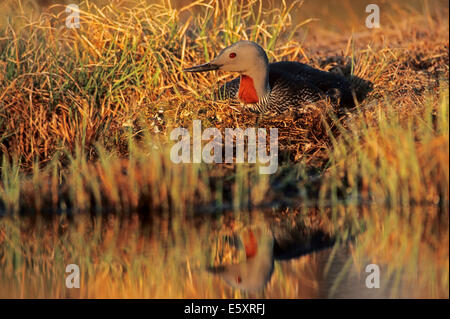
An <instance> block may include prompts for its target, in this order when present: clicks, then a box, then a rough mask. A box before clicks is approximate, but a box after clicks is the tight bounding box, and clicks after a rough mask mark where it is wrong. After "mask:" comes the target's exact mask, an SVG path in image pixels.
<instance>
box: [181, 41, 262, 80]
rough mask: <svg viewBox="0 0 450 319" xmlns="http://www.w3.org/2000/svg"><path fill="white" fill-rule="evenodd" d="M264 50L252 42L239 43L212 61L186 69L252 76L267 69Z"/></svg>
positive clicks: (189, 70) (223, 51)
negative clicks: (255, 72)
mask: <svg viewBox="0 0 450 319" xmlns="http://www.w3.org/2000/svg"><path fill="white" fill-rule="evenodd" d="M268 63H269V61H268V58H267V55H266V53H265V52H264V49H263V48H261V47H260V46H259V45H258V44H257V43H255V42H252V41H239V42H236V43H234V44H232V45H230V46H228V47H226V48H225V49H223V50H222V51H221V52H220V53H219V55H218V56H217V57H215V58H214V59H213V60H212V61H210V62H207V63H204V64H201V65H197V66H193V67H191V68H187V69H184V71H185V72H205V71H212V70H222V71H228V72H238V73H241V74H245V75H250V73H252V71H253V70H254V69H256V68H267V65H268Z"/></svg>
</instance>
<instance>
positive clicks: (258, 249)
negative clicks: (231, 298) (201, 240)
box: [208, 224, 333, 291]
mask: <svg viewBox="0 0 450 319" xmlns="http://www.w3.org/2000/svg"><path fill="white" fill-rule="evenodd" d="M226 243H227V244H231V246H232V247H234V248H237V249H240V250H243V251H244V252H245V258H244V259H243V260H242V261H241V262H238V263H230V264H220V265H217V266H213V267H209V268H208V270H209V271H210V272H211V273H213V274H216V275H218V276H219V277H221V278H222V279H224V280H225V281H226V282H227V283H228V284H229V285H231V286H233V287H235V288H239V289H242V290H245V291H258V290H261V289H263V288H264V287H265V285H266V284H267V282H269V281H270V279H271V277H272V274H273V269H274V260H289V259H292V258H298V257H300V256H303V255H305V254H309V253H312V252H314V251H318V250H321V249H323V248H326V247H330V246H331V245H332V243H333V239H332V238H330V236H328V235H326V234H325V233H324V232H322V231H321V230H309V229H307V228H305V227H299V226H297V227H294V228H292V229H289V230H288V228H286V227H285V228H282V227H277V228H270V227H269V225H268V224H262V225H257V226H250V227H246V228H245V229H243V230H242V231H240V232H239V233H233V234H232V235H231V236H227V238H226Z"/></svg>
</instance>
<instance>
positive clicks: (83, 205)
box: [0, 0, 449, 298]
mask: <svg viewBox="0 0 450 319" xmlns="http://www.w3.org/2000/svg"><path fill="white" fill-rule="evenodd" d="M100 3H101V2H95V1H84V2H82V3H81V5H80V10H81V11H80V16H81V21H80V22H81V27H80V29H68V28H66V27H65V24H64V23H65V18H66V13H65V11H64V9H65V7H64V6H62V5H56V6H53V7H50V8H49V9H47V10H45V11H44V12H42V13H38V11H37V10H36V9H32V10H31V9H30V8H31V6H29V5H27V4H26V3H25V2H24V1H18V0H17V1H16V0H11V1H6V2H3V3H2V4H0V9H1V10H2V12H6V15H8V17H9V18H8V19H6V20H5V21H6V22H4V21H3V20H2V22H0V23H2V24H0V132H1V135H0V151H1V152H2V154H3V156H2V164H1V181H0V215H2V217H1V220H0V264H1V267H0V287H1V289H0V297H56V298H64V297H83V298H84V297H93V298H97V297H132V298H138V297H144V298H164V297H169V298H170V297H175V298H183V297H192V298H197V297H206V298H209V297H216V298H222V297H248V296H250V297H253V295H247V294H245V293H243V292H240V291H235V290H232V289H231V288H230V287H227V286H226V285H225V284H224V283H222V282H220V281H219V280H218V279H217V278H214V277H211V276H208V275H207V274H205V273H204V272H203V271H202V267H204V264H205V263H208V262H210V261H208V260H207V259H208V258H207V256H206V255H205V251H206V250H207V249H209V248H210V246H211V244H212V242H213V240H214V238H215V237H214V236H215V234H217V232H218V231H219V230H220V229H221V228H222V226H221V225H222V224H223V223H224V217H223V216H222V215H220V214H218V215H214V216H210V215H209V213H211V212H215V211H216V212H217V211H218V212H223V211H233V212H234V213H233V214H232V215H231V216H232V217H231V219H232V220H234V221H239V222H241V223H244V224H245V223H248V222H250V221H254V219H255V218H256V219H258V218H262V217H261V216H260V217H258V218H257V217H255V215H258V216H259V215H263V216H265V218H266V219H267V220H270V221H271V222H273V223H279V222H280V220H281V219H283V220H291V219H292V220H297V219H300V220H301V222H302V223H306V224H308V220H309V219H311V218H313V216H312V215H314V218H316V219H318V220H319V221H318V224H320V225H321V227H322V228H323V229H324V230H325V231H326V232H328V233H333V234H336V235H337V236H338V237H339V238H342V239H346V238H348V237H351V238H354V237H355V236H356V238H357V239H356V240H355V242H354V243H353V244H352V247H353V248H352V249H353V250H352V252H351V255H352V260H353V261H354V262H355V264H356V265H357V266H359V267H360V268H361V269H363V268H364V267H363V264H362V263H363V262H365V261H366V260H367V258H369V259H370V261H371V262H376V263H380V264H382V265H387V266H386V267H387V268H388V273H389V276H390V277H391V278H393V279H392V280H393V281H394V282H397V283H398V282H399V281H400V279H403V278H404V279H405V281H406V282H407V283H408V285H410V286H411V287H415V288H417V291H419V290H420V293H417V295H414V296H415V297H417V296H421V297H448V260H449V258H448V256H449V251H448V237H449V232H448V231H449V226H448V220H449V215H448V211H449V210H448V194H449V168H448V163H449V126H448V117H449V105H448V75H449V72H448V71H449V59H448V7H444V9H443V8H442V6H444V2H439V1H431V2H426V1H424V2H422V1H418V2H412V3H409V4H406V3H404V2H397V1H393V2H391V3H389V4H384V5H383V6H382V8H381V10H382V14H383V15H382V28H380V29H377V30H369V29H367V28H365V27H364V18H365V16H364V14H365V13H364V10H363V9H364V8H363V9H362V10H359V9H358V8H359V6H360V5H359V4H355V3H354V2H353V1H345V2H344V3H343V5H342V8H343V9H342V11H339V10H338V9H337V8H336V14H335V15H331V16H332V18H330V20H326V21H324V20H320V19H315V18H316V17H320V16H324V17H327V16H329V15H330V13H329V12H327V10H331V9H330V8H332V4H330V6H331V7H327V6H321V7H320V8H319V7H318V6H317V5H315V4H314V3H313V2H308V1H307V2H305V3H304V4H303V5H302V4H301V3H299V2H288V3H286V4H285V3H280V4H270V3H265V2H260V1H248V2H242V3H241V2H235V1H231V0H230V1H198V2H195V3H192V4H186V5H185V4H183V3H181V5H178V6H175V5H173V6H172V4H170V3H164V4H147V2H145V1H137V0H130V1H127V2H123V1H111V2H108V4H106V5H105V4H102V5H100ZM327 8H328V9H327ZM333 10H334V9H333ZM10 12H12V13H10ZM240 39H249V40H253V41H256V42H258V43H259V44H261V45H262V46H263V47H264V48H265V49H266V51H267V54H268V56H269V59H270V60H271V61H278V60H297V61H301V62H306V63H308V64H310V65H312V66H315V67H318V68H322V69H325V70H332V71H334V72H339V73H342V74H345V75H347V76H350V75H352V76H358V77H360V78H362V79H364V80H368V81H370V82H371V83H372V85H373V91H371V92H370V93H369V94H368V96H367V97H366V99H365V100H364V101H363V102H362V103H361V104H360V105H358V107H356V108H355V109H354V110H343V111H342V112H339V114H337V113H336V112H334V111H333V110H330V108H329V107H328V106H327V105H325V107H320V105H317V106H315V107H310V108H308V109H307V110H306V111H305V112H304V113H301V114H284V115H278V116H267V117H264V118H261V119H260V120H259V122H258V125H259V126H260V127H265V128H270V127H277V128H278V129H279V142H280V168H279V171H278V172H277V174H275V175H274V176H265V175H259V174H258V170H257V167H255V166H254V165H250V164H243V165H208V164H186V165H177V164H174V163H173V162H172V161H171V160H170V158H169V151H170V146H171V141H170V140H169V134H170V131H171V130H172V129H173V128H175V127H179V126H183V127H188V128H190V127H191V125H192V120H193V119H200V120H201V121H202V126H203V127H217V128H219V129H224V128H226V127H241V128H246V127H254V126H255V125H256V122H257V120H258V119H257V117H255V116H254V115H253V114H250V113H247V112H246V111H242V110H239V109H237V108H236V107H235V106H233V105H231V106H230V104H229V103H228V102H217V101H216V102H215V101H211V99H210V96H211V92H212V89H211V88H213V87H215V86H217V83H218V82H220V83H223V82H224V81H225V80H227V79H229V78H231V75H229V74H221V73H218V74H216V73H206V74H195V75H192V74H186V73H183V72H182V69H183V68H185V67H188V66H192V65H195V64H199V63H202V62H204V61H207V60H209V59H210V58H212V57H213V56H215V55H216V54H217V52H219V51H220V49H222V48H224V47H225V46H227V45H229V44H231V43H233V42H235V41H237V40H240ZM292 194H293V195H292ZM275 204H276V205H283V204H288V205H290V206H291V207H292V208H290V209H287V210H286V211H283V212H280V211H278V210H272V211H270V212H268V213H267V212H266V214H258V213H254V214H251V216H249V214H246V213H243V212H241V210H242V209H247V208H251V207H267V206H269V207H271V206H273V205H275ZM310 206H314V207H315V208H314V209H309V208H308V207H310ZM111 213H114V214H113V215H111ZM199 213H207V214H208V215H207V216H206V217H205V216H201V217H199V216H198V215H199ZM252 216H253V217H252ZM228 217H229V216H228ZM205 247H206V248H205ZM305 258H306V259H305ZM316 258H318V257H317V256H316V255H312V256H308V257H303V258H301V259H299V260H296V261H294V262H293V263H296V264H298V265H299V266H298V267H300V268H295V269H302V271H301V272H298V271H292V269H291V268H290V267H289V265H288V264H287V263H285V262H283V263H280V264H276V268H275V273H274V278H272V281H271V282H270V283H269V285H268V286H267V288H266V289H265V290H264V291H263V292H261V293H258V294H257V295H256V297H274V298H277V297H281V298H283V297H284V298H297V297H317V296H322V294H321V292H320V291H319V288H318V283H317V282H315V281H314V280H311V278H309V280H307V279H306V278H305V274H306V273H311V274H314V273H315V274H317V276H318V277H320V276H321V275H318V273H320V271H319V270H317V269H316V268H314V263H315V260H316ZM69 263H77V264H79V265H80V267H81V268H82V269H84V272H83V274H82V278H81V279H82V285H81V286H82V288H81V289H80V290H76V291H74V290H68V289H66V288H65V286H64V284H65V281H64V276H65V273H64V271H65V266H66V265H67V264H69ZM302 265H303V266H302ZM307 265H311V268H308V266H307ZM417 273H420V278H418V277H417V275H416V274H417ZM338 278H339V277H338ZM337 281H339V280H337ZM398 289H401V288H398ZM331 290H333V289H331ZM398 295H402V293H401V291H398ZM394 296H395V295H394Z"/></svg>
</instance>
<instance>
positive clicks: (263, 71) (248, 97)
mask: <svg viewBox="0 0 450 319" xmlns="http://www.w3.org/2000/svg"><path fill="white" fill-rule="evenodd" d="M269 92H270V86H269V72H268V66H267V65H262V66H259V67H256V68H254V69H253V70H250V71H248V72H245V73H242V74H241V82H240V85H239V100H241V101H242V102H243V103H245V104H254V103H258V102H259V101H260V100H261V99H262V98H263V97H264V96H266V94H267V93H269Z"/></svg>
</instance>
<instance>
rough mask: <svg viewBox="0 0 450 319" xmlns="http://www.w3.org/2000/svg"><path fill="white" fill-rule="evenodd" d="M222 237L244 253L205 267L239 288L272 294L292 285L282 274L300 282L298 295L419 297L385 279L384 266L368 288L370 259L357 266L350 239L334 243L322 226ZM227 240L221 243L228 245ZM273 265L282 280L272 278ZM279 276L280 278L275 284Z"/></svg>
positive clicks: (257, 229) (252, 229) (248, 230)
mask: <svg viewBox="0 0 450 319" xmlns="http://www.w3.org/2000/svg"><path fill="white" fill-rule="evenodd" d="M220 240H224V241H225V243H226V244H227V245H228V246H230V247H232V248H234V249H236V250H237V251H242V255H243V256H242V258H240V260H238V261H235V262H225V263H222V264H218V265H215V266H211V267H208V268H207V270H208V271H209V272H210V273H212V274H214V275H215V276H218V277H220V278H221V279H223V280H224V281H225V282H226V283H227V284H228V285H230V286H231V287H233V288H237V289H240V290H241V291H243V292H248V293H255V292H256V293H261V292H262V291H263V290H264V288H266V287H267V286H268V285H270V286H271V287H270V288H271V290H272V291H274V293H275V294H276V289H274V286H276V285H279V286H281V287H282V286H283V284H284V283H285V284H286V285H288V284H290V285H292V283H288V282H286V278H291V279H292V278H298V280H299V282H300V285H298V286H296V290H297V294H296V295H298V296H299V297H300V298H392V297H395V298H399V297H400V298H414V297H420V294H419V292H415V291H412V290H410V289H408V288H407V287H406V286H404V287H402V283H401V282H400V283H399V282H396V281H395V278H393V279H391V280H388V279H387V270H385V267H383V265H379V266H380V268H381V271H380V288H368V287H367V286H366V278H367V277H368V276H369V275H370V273H366V272H365V267H366V265H368V264H371V263H372V262H371V261H370V260H369V259H368V258H367V260H366V262H363V263H361V261H360V262H359V264H357V263H356V261H355V259H354V256H353V255H352V251H351V249H350V247H352V243H351V242H348V243H346V244H336V245H334V240H333V238H331V237H330V236H329V235H327V234H325V233H324V232H323V231H321V230H311V229H308V228H305V227H299V226H297V227H294V228H288V227H284V228H281V227H278V228H276V229H273V226H272V228H271V227H270V226H269V225H268V224H262V225H253V226H247V227H244V228H243V229H241V230H240V231H238V232H234V233H232V234H231V235H227V236H224V238H221V239H220ZM225 243H224V242H222V244H221V246H222V247H224V246H227V245H225ZM228 249H229V247H228ZM277 264H278V267H279V268H278V269H279V270H280V272H282V273H283V274H284V275H285V276H286V278H285V277H284V275H282V276H280V275H279V276H273V275H274V267H277ZM272 277H275V278H272ZM277 280H278V281H280V282H275V281H277ZM396 284H398V286H396ZM395 288H398V289H395ZM281 289H282V288H281ZM250 296H251V295H250ZM264 296H265V297H270V296H268V295H264ZM275 297H276V295H275Z"/></svg>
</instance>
